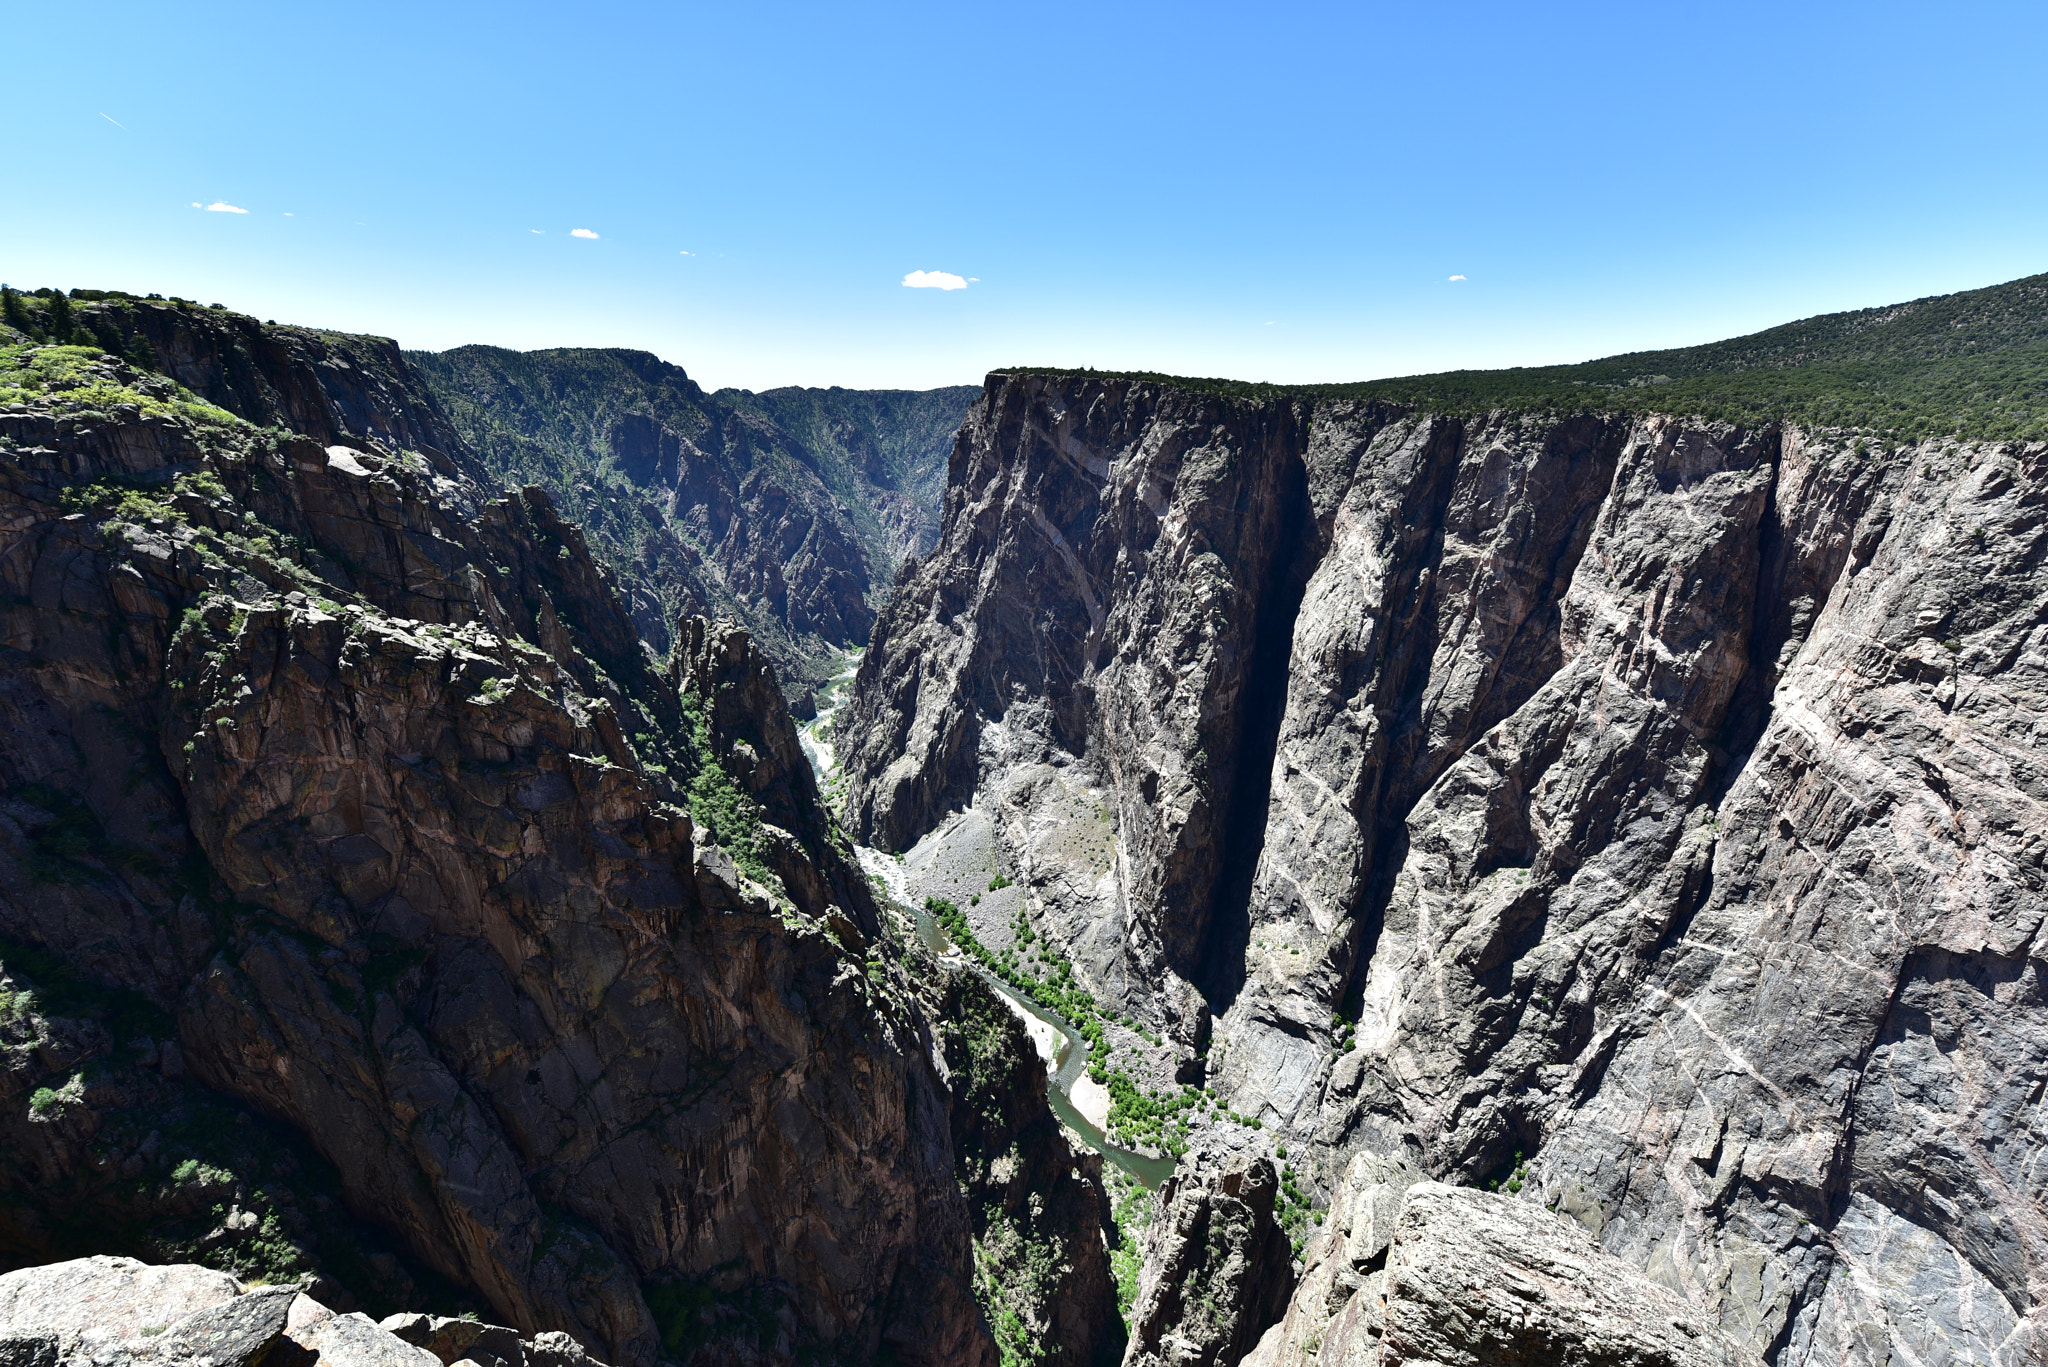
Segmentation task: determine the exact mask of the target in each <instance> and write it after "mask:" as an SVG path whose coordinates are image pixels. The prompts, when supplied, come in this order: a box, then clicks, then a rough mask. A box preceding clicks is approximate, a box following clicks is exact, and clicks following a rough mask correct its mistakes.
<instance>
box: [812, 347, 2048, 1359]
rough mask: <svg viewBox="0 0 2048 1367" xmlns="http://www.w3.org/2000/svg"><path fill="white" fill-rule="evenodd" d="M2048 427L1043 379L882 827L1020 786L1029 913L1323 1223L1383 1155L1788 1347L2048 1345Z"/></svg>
mask: <svg viewBox="0 0 2048 1367" xmlns="http://www.w3.org/2000/svg"><path fill="white" fill-rule="evenodd" d="M2044 462H2048V447H2043V446H2042V445H2041V444H2039V443H2035V444H2031V445H2028V444H2024V443H1999V442H1956V441H1951V440H1930V441H1920V442H1913V443H1907V442H1902V441H1897V440H1883V439H1879V440H1875V441H1873V440H1871V439H1870V438H1869V437H1867V436H1858V435H1854V434H1850V435H1840V436H1836V435H1830V434H1828V433H1826V432H1820V431H1809V430H1805V429H1801V428H1798V427H1791V426H1780V425H1775V424H1768V423H1766V424H1761V425H1756V426H1751V427H1737V426H1731V425H1729V424H1726V423H1718V424H1717V423H1707V422H1688V421H1682V420H1678V419H1674V418H1671V417H1666V416H1660V415H1657V414H1654V413H1648V414H1626V413H1623V414H1608V415H1601V414H1598V413H1581V414H1578V415H1565V416H1545V415H1542V414H1540V413H1532V414H1515V413H1511V412H1499V413H1493V414H1490V415H1488V414H1480V415H1475V416H1443V415H1432V414H1430V413H1428V412H1423V411H1417V410H1415V409H1413V408H1406V407H1402V406H1399V405H1394V404H1389V403H1380V402H1369V401H1364V400H1357V399H1345V398H1341V397H1334V398H1333V397H1323V398H1316V397H1314V396H1306V397H1304V396H1287V395H1276V396H1271V397H1263V398H1261V397H1249V398H1247V397H1232V396H1229V395H1227V394H1220V393H1215V392H1203V391H1202V390H1201V389H1200V388H1199V387H1182V386H1177V385H1172V384H1164V383H1152V382H1147V381H1144V380H1137V379H1114V378H1106V377H1095V376H1052V375H1015V376H994V377H991V379H990V381H989V383H988V386H987V388H986V390H985V392H984V396H983V398H982V400H981V402H980V403H979V404H978V405H977V407H976V409H975V410H974V412H973V413H972V414H971V415H970V417H969V420H968V422H967V424H966V426H965V427H964V428H963V431H962V436H961V440H960V443H959V445H958V447H957V448H956V451H955V454H954V457H953V463H952V467H951V472H950V474H951V483H950V487H949V492H948V496H947V499H948V501H947V507H946V519H945V525H944V530H943V532H942V535H941V540H940V544H939V547H938V548H937V550H936V551H935V552H934V553H933V555H932V556H931V557H929V558H928V559H926V560H924V561H921V562H919V563H918V564H917V565H916V566H915V567H913V568H912V570H911V571H910V572H909V574H908V575H907V577H906V578H905V579H904V581H903V584H902V587H901V589H900V591H899V593H898V596H897V598H896V599H895V601H894V602H893V603H892V605H891V606H890V608H889V610H888V611H887V612H885V613H884V615H883V617H882V619H881V621H880V622H879V623H878V625H877V628H876V633H875V638H874V648H873V650H872V651H871V652H870V654H869V656H868V657H867V659H866V660H865V661H864V663H863V666H862V669H861V673H860V676H859V679H858V681H857V684H856V695H855V699H854V703H853V706H852V716H851V719H850V721H849V722H848V724H847V725H846V726H845V727H844V728H843V732H842V734H843V735H844V736H845V737H846V740H845V742H844V749H843V753H845V754H846V756H847V764H848V768H849V771H850V773H851V775H852V781H851V783H850V786H849V799H848V807H847V814H848V817H849V819H850V821H851V822H852V824H853V825H854V827H855V828H856V830H857V832H859V833H860V834H861V835H862V836H863V837H864V838H869V839H872V840H874V841H876V842H877V843H880V844H883V845H885V846H888V847H895V848H901V847H904V846H906V845H908V844H910V843H912V842H914V841H916V840H918V839H919V838H921V837H923V836H925V835H926V834H927V833H928V832H930V831H932V830H933V829H934V828H935V827H936V826H937V825H938V823H939V821H940V819H941V818H942V817H943V815H944V813H945V812H946V811H948V810H949V809H951V808H955V807H962V806H967V805H970V804H973V805H975V806H977V807H979V808H980V809H982V810H983V811H984V812H985V813H986V814H987V815H988V817H989V819H990V822H991V823H992V824H993V826H994V828H995V829H996V831H997V833H998V838H999V840H1000V841H1001V844H1002V863H1003V868H1004V870H1005V871H1006V872H1007V873H1009V874H1010V876H1012V877H1014V878H1016V879H1017V880H1018V881H1019V882H1021V883H1023V884H1024V885H1025V892H1026V897H1025V903H1024V905H1025V908H1026V915H1027V918H1028V922H1029V924H1030V926H1031V928H1032V929H1034V930H1036V931H1038V932H1039V933H1040V934H1042V935H1044V936H1045V937H1046V939H1047V941H1048V942H1049V943H1051V944H1052V945H1054V946H1057V947H1058V948H1059V949H1060V951H1061V952H1062V953H1063V955H1064V956H1065V957H1067V958H1069V959H1071V961H1072V962H1073V964H1074V967H1075V972H1076V974H1077V976H1078V978H1079V979H1080V980H1081V982H1082V984H1083V986H1085V987H1086V988H1088V989H1089V990H1090V991H1092V992H1093V993H1094V994H1095V996H1096V997H1097V999H1098V1000H1099V1001H1101V1002H1103V1003H1105V1004H1107V1007H1108V1009H1109V1010H1110V1011H1112V1012H1118V1013H1121V1012H1129V1013H1130V1014H1132V1015H1133V1016H1134V1017H1135V1018H1136V1019H1137V1021H1138V1022H1140V1023H1141V1024H1143V1025H1148V1026H1149V1027H1150V1028H1151V1029H1152V1030H1154V1031H1157V1032H1158V1036H1157V1037H1158V1038H1159V1039H1160V1041H1161V1042H1160V1044H1159V1045H1158V1047H1157V1049H1156V1050H1155V1051H1154V1056H1153V1057H1152V1058H1150V1059H1146V1060H1138V1059H1134V1060H1132V1061H1131V1063H1130V1065H1129V1066H1130V1067H1131V1068H1132V1069H1133V1070H1134V1071H1141V1070H1143V1069H1145V1068H1150V1069H1151V1070H1153V1072H1154V1073H1155V1075H1156V1074H1157V1073H1158V1072H1161V1071H1168V1072H1174V1071H1177V1072H1178V1073H1179V1074H1180V1075H1181V1076H1183V1077H1191V1078H1192V1077H1201V1078H1204V1079H1205V1080H1206V1081H1207V1083H1208V1085H1209V1086H1210V1087H1212V1088H1213V1089H1214V1095H1215V1097H1216V1098H1217V1101H1218V1102H1219V1103H1220V1105H1218V1106H1216V1107H1215V1108H1214V1109H1210V1108H1209V1106H1208V1105H1207V1103H1204V1105H1203V1106H1199V1107H1197V1108H1195V1110H1194V1111H1192V1112H1190V1113H1188V1116H1187V1118H1186V1119H1185V1120H1184V1122H1183V1123H1184V1124H1186V1125H1189V1126H1192V1127H1194V1128H1196V1129H1202V1128H1204V1127H1207V1129H1208V1130H1209V1131H1211V1132H1212V1133H1209V1134H1207V1135H1205V1142H1208V1143H1211V1144H1222V1145H1225V1146H1227V1147H1235V1148H1237V1149H1239V1150H1241V1151H1244V1152H1248V1153H1256V1152H1269V1151H1277V1150H1278V1149H1280V1148H1281V1147H1283V1146H1285V1147H1286V1148H1289V1149H1291V1150H1292V1158H1291V1160H1290V1164H1289V1167H1290V1170H1291V1171H1292V1172H1298V1173H1300V1174H1301V1180H1302V1181H1304V1182H1306V1183H1307V1184H1308V1191H1307V1192H1306V1193H1304V1196H1303V1198H1302V1200H1303V1202H1304V1205H1303V1206H1302V1208H1301V1209H1300V1211H1299V1213H1298V1214H1297V1213H1291V1212H1288V1211H1283V1216H1285V1217H1287V1218H1292V1219H1295V1220H1296V1221H1299V1220H1300V1219H1301V1218H1303V1217H1304V1216H1305V1215H1306V1213H1307V1211H1306V1205H1308V1204H1313V1205H1316V1206H1321V1205H1323V1204H1324V1203H1325V1202H1326V1201H1327V1200H1328V1199H1329V1197H1330V1195H1331V1193H1332V1192H1335V1191H1337V1190H1338V1188H1339V1187H1340V1186H1341V1184H1342V1181H1343V1174H1344V1173H1345V1171H1346V1170H1347V1165H1349V1164H1350V1162H1351V1160H1352V1158H1353V1157H1354V1156H1355V1155H1358V1154H1361V1153H1365V1154H1378V1155H1386V1156H1389V1157H1393V1158H1401V1159H1404V1160H1405V1161H1408V1162H1411V1163H1413V1164H1414V1165H1416V1166H1417V1167H1418V1168H1419V1169H1420V1170H1421V1171H1422V1172H1423V1173H1424V1174H1426V1175H1428V1176H1433V1177H1439V1178H1443V1179H1446V1180H1453V1181H1462V1182H1479V1181H1483V1180H1488V1179H1491V1180H1494V1181H1504V1182H1506V1183H1508V1184H1511V1185H1512V1188H1513V1190H1514V1192H1516V1193H1518V1194H1519V1195H1520V1199H1522V1200H1539V1201H1540V1202H1541V1203H1542V1204H1544V1205H1546V1206H1550V1207H1553V1208H1555V1209H1557V1210H1559V1211H1562V1212H1565V1213H1568V1214H1570V1215H1572V1216H1573V1217H1574V1218H1576V1219H1578V1220H1579V1221H1580V1222H1581V1223H1582V1224H1583V1225H1585V1226H1586V1227H1588V1228H1589V1229H1591V1230H1593V1231H1594V1232H1596V1233H1597V1235H1598V1237H1599V1239H1600V1241H1601V1243H1602V1245H1603V1246H1604V1247H1605V1248H1606V1249H1607V1250H1609V1251H1610V1252H1612V1253H1616V1254H1619V1255H1621V1256H1623V1257H1624V1258H1625V1259H1626V1260H1627V1261H1629V1262H1631V1263H1633V1264H1635V1265H1636V1266H1639V1267H1643V1268H1646V1269H1648V1270H1649V1272H1650V1273H1651V1275H1652V1276H1654V1277H1655V1278H1656V1279H1657V1280H1658V1281H1660V1282H1662V1283H1663V1284H1665V1285H1666V1286H1668V1287H1670V1288H1672V1289H1674V1290H1675V1291H1677V1292H1679V1293H1681V1294H1682V1295H1683V1296H1684V1297H1685V1298H1686V1299H1687V1300H1688V1301H1689V1302H1691V1303H1692V1304H1693V1305H1695V1306H1697V1307H1700V1308H1701V1310H1702V1311H1703V1312H1704V1313H1706V1314H1708V1315H1709V1316H1710V1317H1711V1318H1712V1319H1713V1320H1715V1321H1717V1322H1718V1324H1719V1325H1720V1326H1721V1328H1722V1329H1723V1330H1725V1331H1726V1332H1727V1333H1729V1334H1730V1335H1732V1336H1733V1338H1734V1340H1736V1341H1738V1342H1740V1343H1742V1344H1744V1345H1746V1346H1747V1349H1748V1351H1751V1352H1755V1353H1757V1354H1759V1355H1761V1356H1764V1357H1766V1358H1767V1359H1769V1360H1771V1361H1773V1362H1777V1363H1794V1362H1799V1363H1803V1362H1808V1361H1815V1362H1817V1361H1821V1360H1826V1361H1831V1362H1832V1361H1837V1360H1840V1361H1866V1360H1867V1361H1872V1362H1883V1361H1886V1360H1887V1354H1889V1353H1890V1352H1892V1351H1893V1349H1894V1348H1896V1349H1897V1350H1898V1351H1900V1352H1902V1353H1906V1354H1910V1355H1914V1356H1917V1357H1919V1359H1920V1360H1923V1361H1926V1360H1938V1359H1939V1358H1940V1356H1941V1354H1942V1353H1943V1352H1948V1353H1964V1352H1970V1353H1976V1354H1978V1355H1979V1357H1980V1358H1981V1359H1983V1360H1996V1361H2000V1362H2014V1363H2016V1362H2019V1361H2023V1360H2025V1358H2026V1355H2027V1354H2028V1353H2030V1352H2032V1351H2035V1349H2036V1347H2037V1345H2038V1344H2039V1342H2040V1341H2041V1337H2042V1335H2043V1332H2044V1330H2048V1323H2044V1321H2043V1317H2044V1315H2048V1284H2044V1282H2043V1280H2042V1278H2043V1274H2042V1272H2041V1271H2040V1269H2041V1268H2042V1267H2043V1266H2044V1265H2048V1264H2044V1262H2043V1256H2044V1252H2048V1244H2044V1235H2048V1210H2044V1201H2043V1196H2044V1193H2043V1188H2042V1185H2041V1175H2040V1174H2039V1173H2038V1172H2036V1171H2035V1169H2034V1166H2030V1159H2029V1158H2028V1157H2026V1155H2030V1154H2032V1153H2035V1152H2037V1151H2039V1150H2040V1148H2041V1145H2042V1140H2043V1139H2044V1137H2048V1136H2044V1135H2043V1133H2042V1132H2041V1129H2040V1127H2041V1125H2042V1123H2043V1122H2042V1120H2041V1118H2040V1115H2039V1113H2038V1108H2035V1107H2034V1101H2033V1099H2034V1097H2035V1096H2036V1094H2037V1093H2038V1091H2039V1090H2040V1088H2041V1087H2042V1086H2043V1085H2048V1060H2044V1057H2043V1045H2042V1041H2043V1040H2044V1039H2048V1018H2044V1017H2043V1014H2042V1007H2041V1000H2042V999H2041V996H2040V988H2039V985H2038V979H2039V977H2040V973H2041V959H2042V957H2043V954H2044V950H2043V946H2042V944H2041V941H2040V938H2039V932H2040V926H2041V922H2042V916H2043V910H2044V905H2048V903H2044V901H2043V897H2042V886H2043V874H2042V867H2041V849H2040V842H2041V835H2040V832H2041V831H2042V829H2043V821H2042V818H2041V815H2040V813H2039V811H2038V810H2037V808H2036V806H2035V802H2036V798H2035V793H2036V790H2037V788H2038V786H2039V776H2038V774H2037V773H2036V771H2037V770H2038V769H2039V767H2040V760H2039V759H2038V753H2039V752H2038V750H2037V748H2036V746H2035V742H2034V739H2033V728H2034V722H2033V720H2032V718H2033V715H2034V713H2035V711H2036V710H2037V708H2038V706H2039V703H2038V696H2039V694H2040V691H2041V690H2040V684H2039V681H2038V680H2037V679H2036V677H2035V675H2036V671H2037V669H2038V667H2039V661H2038V660H2037V659H2036V657H2035V654H2034V648H2033V642H2034V638H2035V635H2036V634H2037V633H2038V631H2039V630H2040V616H2039V609H2038V606H2037V604H2038V602H2039V601H2040V600H2041V598H2042V594H2043V589H2044V587H2048V584H2044V581H2043V579H2042V577H2041V570H2040V568H2039V564H2040V538H2041V535H2042V530H2041V529H2042V527H2043V525H2044V523H2043V519H2042V517H2041V515H2040V512H2039V510H2038V508H2037V506H2036V505H2037V504H2038V503H2039V500H2040V494H2039V490H2040V489H2041V488H2042V487H2044V486H2043V482H2042V473H2043V472H2042V469H2041V467H2042V465H2043V463H2044ZM1098 811H1106V813H1107V815H1108V822H1107V826H1108V830H1107V831H1106V832H1105V835H1106V836H1107V837H1108V838H1107V840H1096V839H1083V838H1080V836H1079V835H1078V834H1077V833H1078V832H1079V831H1080V828H1081V826H1082V825H1083V824H1085V822H1084V820H1083V817H1082V816H1080V815H1076V814H1077V813H1090V814H1092V813H1094V812H1098ZM1251 1120H1257V1121H1258V1122H1259V1124H1258V1126H1257V1127H1256V1128H1254V1127H1253V1126H1252V1125H1250V1124H1249V1123H1247V1122H1249V1121H1251ZM1290 1199H1291V1198H1290ZM1293 1227H1294V1228H1295V1229H1296V1230H1297V1231H1300V1232H1298V1233H1297V1241H1298V1242H1297V1248H1299V1247H1301V1243H1300V1241H1302V1240H1305V1238H1306V1235H1307V1231H1306V1229H1304V1228H1303V1226H1301V1225H1300V1224H1299V1223H1296V1224H1295V1225H1294V1226H1293ZM1158 1332H1160V1333H1170V1332H1171V1326H1166V1327H1163V1328H1161V1329H1160V1330H1159V1331H1158ZM1132 1351H1133V1353H1134V1354H1139V1353H1141V1352H1144V1351H1152V1349H1148V1348H1147V1347H1146V1345H1144V1344H1143V1343H1140V1342H1138V1341H1135V1340H1134V1343H1133V1350H1132ZM1276 1351H1277V1349H1276ZM1930 1354H1931V1356H1930ZM1134 1360H1136V1359H1134ZM1276 1360H1277V1359H1276ZM1285 1360H1286V1361H1290V1362H1292V1361H1312V1360H1315V1359H1314V1357H1313V1354H1311V1355H1310V1356H1308V1357H1298V1356H1297V1357H1289V1358H1286V1359H1285Z"/></svg>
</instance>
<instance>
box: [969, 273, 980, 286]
mask: <svg viewBox="0 0 2048 1367" xmlns="http://www.w3.org/2000/svg"><path fill="white" fill-rule="evenodd" d="M967 283H968V284H970V285H979V284H980V283H981V277H980V276H978V275H970V276H968V277H967Z"/></svg>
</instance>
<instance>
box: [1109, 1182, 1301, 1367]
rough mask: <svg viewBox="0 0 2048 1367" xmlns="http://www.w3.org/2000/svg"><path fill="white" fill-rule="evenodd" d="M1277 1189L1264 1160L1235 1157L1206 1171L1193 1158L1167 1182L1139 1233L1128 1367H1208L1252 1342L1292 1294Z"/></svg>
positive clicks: (1230, 1360)
mask: <svg viewBox="0 0 2048 1367" xmlns="http://www.w3.org/2000/svg"><path fill="white" fill-rule="evenodd" d="M1279 1192H1280V1179H1279V1175H1278V1174H1277V1173H1276V1172H1275V1171H1274V1170H1273V1164H1272V1163H1271V1161H1269V1160H1268V1159H1265V1158H1246V1157H1244V1156H1242V1155H1237V1156H1233V1157H1231V1158H1230V1159H1228V1160H1226V1161H1224V1162H1223V1163H1221V1164H1219V1165H1216V1166H1215V1167H1214V1168H1211V1167H1210V1166H1209V1165H1207V1164H1205V1163H1204V1161H1203V1156H1201V1155H1195V1156H1193V1157H1192V1160H1191V1161H1190V1162H1188V1163H1186V1164H1185V1165H1184V1166H1183V1167H1182V1169H1181V1170H1179V1171H1177V1172H1176V1173H1175V1174H1174V1175H1173V1176H1172V1177H1170V1178H1168V1179H1167V1182H1166V1184H1165V1185H1164V1186H1162V1187H1161V1188H1160V1190H1159V1205H1160V1213H1159V1214H1158V1215H1157V1216H1155V1217H1154V1218H1153V1220H1152V1224H1151V1226H1150V1228H1148V1229H1147V1230H1146V1231H1145V1244H1144V1265H1143V1271H1142V1273H1141V1275H1140V1278H1139V1282H1138V1298H1137V1301H1136V1303H1135V1304H1134V1305H1133V1306H1132V1307H1131V1344H1130V1350H1129V1352H1128V1354H1127V1355H1126V1356H1125V1358H1124V1361H1125V1362H1126V1363H1128V1364H1130V1367H1216V1365H1217V1364H1228V1363H1235V1362H1237V1361H1239V1360H1240V1359H1241V1358H1243V1357H1244V1355H1245V1354H1246V1353H1247V1352H1249V1351H1250V1350H1251V1348H1252V1347H1253V1345H1255V1344H1256V1343H1257V1342H1258V1341H1259V1333H1260V1331H1261V1330H1262V1329H1264V1328H1265V1327H1266V1326H1267V1325H1268V1324H1271V1323H1272V1322H1273V1321H1274V1320H1275V1319H1277V1318H1278V1317H1279V1316H1280V1314H1281V1312H1282V1311H1283V1310H1284V1309H1285V1308H1286V1305H1287V1297H1288V1292H1289V1291H1290V1290H1292V1288H1293V1274H1292V1271H1291V1269H1290V1266H1289V1257H1288V1248H1287V1235H1286V1234H1285V1233H1284V1232H1283V1231H1282V1230H1281V1228H1280V1226H1279V1225H1278V1224H1277V1223H1276V1222H1275V1221H1274V1218H1273V1209H1274V1204H1275V1201H1276V1198H1277V1197H1278V1196H1279Z"/></svg>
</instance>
